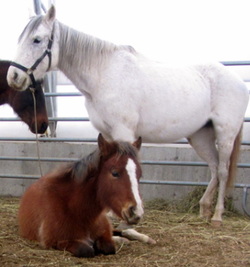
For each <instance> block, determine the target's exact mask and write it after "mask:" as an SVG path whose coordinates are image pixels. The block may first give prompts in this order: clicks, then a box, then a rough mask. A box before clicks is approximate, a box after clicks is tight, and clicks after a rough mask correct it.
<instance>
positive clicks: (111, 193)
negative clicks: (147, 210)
mask: <svg viewBox="0 0 250 267" xmlns="http://www.w3.org/2000/svg"><path fill="white" fill-rule="evenodd" d="M98 146H99V149H100V163H99V166H100V167H99V176H98V189H97V197H98V199H100V201H101V202H102V203H103V205H105V206H106V207H108V208H109V209H111V210H112V211H113V212H114V213H115V214H116V215H117V216H118V217H120V218H122V219H124V220H125V221H126V222H127V223H129V224H135V223H138V222H139V220H140V218H141V217H142V215H143V212H144V211H143V206H142V200H141V197H140V194H139V189H138V183H139V179H140V177H141V175H142V170H141V167H140V163H139V159H138V150H139V149H140V146H141V138H139V139H138V140H137V141H136V142H134V143H133V144H132V145H131V144H129V143H127V142H112V143H108V142H107V141H106V140H105V139H104V138H103V137H102V135H99V137H98Z"/></svg>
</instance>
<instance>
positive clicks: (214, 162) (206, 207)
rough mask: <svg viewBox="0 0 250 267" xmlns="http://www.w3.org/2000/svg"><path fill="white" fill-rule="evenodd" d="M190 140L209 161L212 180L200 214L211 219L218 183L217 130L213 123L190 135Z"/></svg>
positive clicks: (203, 199) (203, 198) (196, 149)
mask: <svg viewBox="0 0 250 267" xmlns="http://www.w3.org/2000/svg"><path fill="white" fill-rule="evenodd" d="M188 141H189V143H190V145H191V146H192V147H193V148H194V150H195V151H196V152H197V154H198V155H199V156H200V157H201V158H202V159H203V160H204V161H206V162H207V163H208V166H209V168H210V172H211V180H210V182H209V184H208V186H207V189H206V191H205V193H204V195H203V196H202V198H201V200H200V202H199V203H200V216H201V217H203V218H206V219H210V218H211V216H212V210H211V205H212V201H213V197H214V194H215V191H216V188H217V185H218V177H217V168H218V151H217V149H216V146H215V132H214V128H213V126H212V125H209V126H205V127H203V128H202V129H200V130H199V131H198V132H196V133H194V134H193V135H192V136H189V138H188Z"/></svg>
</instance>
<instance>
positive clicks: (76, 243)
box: [56, 240, 95, 258]
mask: <svg viewBox="0 0 250 267" xmlns="http://www.w3.org/2000/svg"><path fill="white" fill-rule="evenodd" d="M56 248H57V249H59V250H66V251H69V252H71V253H72V254H73V255H74V256H76V257H84V258H92V257H94V256H95V251H94V248H93V247H92V246H90V245H89V244H88V242H86V241H81V240H72V241H70V240H62V241H58V242H57V246H56Z"/></svg>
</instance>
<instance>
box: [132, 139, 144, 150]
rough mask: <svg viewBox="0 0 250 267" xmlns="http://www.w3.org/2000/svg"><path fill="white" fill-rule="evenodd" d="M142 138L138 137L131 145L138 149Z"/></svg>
mask: <svg viewBox="0 0 250 267" xmlns="http://www.w3.org/2000/svg"><path fill="white" fill-rule="evenodd" d="M141 143H142V139H141V137H139V138H138V139H137V140H136V141H135V142H134V143H133V144H132V145H133V146H134V147H136V148H137V149H138V150H140V148H141Z"/></svg>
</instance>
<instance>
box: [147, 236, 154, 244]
mask: <svg viewBox="0 0 250 267" xmlns="http://www.w3.org/2000/svg"><path fill="white" fill-rule="evenodd" d="M147 244H149V245H155V244H156V241H155V240H154V239H153V238H151V237H149V238H148V241H147Z"/></svg>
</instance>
